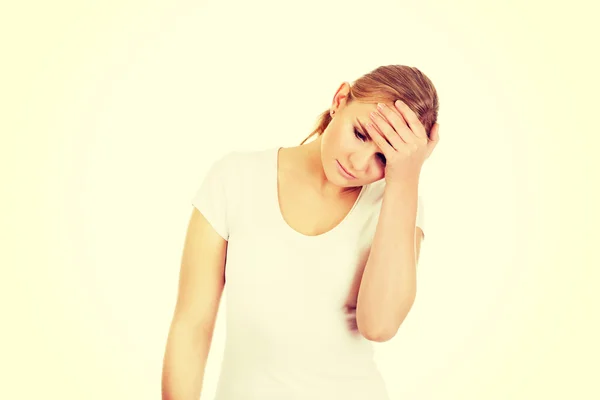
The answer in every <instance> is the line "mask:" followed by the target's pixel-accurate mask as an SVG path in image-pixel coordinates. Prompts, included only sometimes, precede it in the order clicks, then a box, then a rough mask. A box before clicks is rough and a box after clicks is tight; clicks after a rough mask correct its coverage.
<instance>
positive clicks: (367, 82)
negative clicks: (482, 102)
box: [300, 65, 439, 145]
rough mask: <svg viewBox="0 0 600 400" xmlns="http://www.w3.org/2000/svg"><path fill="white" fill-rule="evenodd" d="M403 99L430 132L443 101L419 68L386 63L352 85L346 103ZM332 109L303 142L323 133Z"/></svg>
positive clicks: (329, 120) (327, 111)
mask: <svg viewBox="0 0 600 400" xmlns="http://www.w3.org/2000/svg"><path fill="white" fill-rule="evenodd" d="M396 100H402V101H403V102H404V103H406V105H408V107H410V109H411V110H413V111H414V112H415V113H416V114H417V116H418V118H419V121H421V123H422V124H423V126H424V128H425V131H426V132H427V134H428V135H429V134H430V132H431V128H432V127H433V125H434V124H435V123H436V121H437V115H438V109H439V103H438V96H437V91H436V90H435V87H434V86H433V83H432V82H431V80H430V79H429V78H428V77H427V76H426V75H425V74H424V73H422V72H421V71H419V70H418V69H417V68H415V67H409V66H406V65H384V66H381V67H378V68H376V69H375V70H373V71H371V72H369V73H367V74H365V75H363V76H361V77H360V78H358V79H357V80H356V81H354V82H353V83H352V84H351V85H350V92H349V93H348V98H347V101H346V104H350V103H351V102H352V101H361V102H365V103H393V102H395V101H396ZM330 122H331V115H330V114H329V109H327V110H325V111H323V112H322V113H321V114H320V115H319V117H318V118H317V124H316V127H315V129H314V130H313V131H312V132H311V133H310V135H308V136H307V137H306V139H304V140H303V141H302V143H300V144H301V145H302V144H304V143H305V142H306V141H307V140H308V139H310V138H311V137H312V136H314V135H319V136H320V135H322V134H323V132H324V131H325V129H326V128H327V126H328V125H329V123H330Z"/></svg>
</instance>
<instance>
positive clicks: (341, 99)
mask: <svg viewBox="0 0 600 400" xmlns="http://www.w3.org/2000/svg"><path fill="white" fill-rule="evenodd" d="M349 94H350V84H349V83H348V82H342V83H341V84H340V86H339V87H338V89H337V90H336V91H335V95H334V96H333V101H332V102H331V109H332V110H333V111H337V109H338V108H340V107H343V106H344V105H345V104H346V101H347V99H348V95H349Z"/></svg>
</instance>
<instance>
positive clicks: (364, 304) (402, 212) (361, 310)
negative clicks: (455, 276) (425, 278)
mask: <svg viewBox="0 0 600 400" xmlns="http://www.w3.org/2000/svg"><path fill="white" fill-rule="evenodd" d="M417 196H418V191H417V183H416V182H412V183H411V182H408V183H403V184H402V185H400V184H398V185H396V186H392V185H388V186H387V187H386V190H385V193H384V197H383V203H382V207H381V214H380V216H379V221H378V224H377V229H376V232H375V237H374V239H373V244H372V246H371V252H370V254H369V258H368V260H367V264H366V267H365V271H364V273H363V276H362V281H361V284H360V289H359V293H358V304H357V309H356V321H357V326H358V330H359V331H360V332H361V334H362V335H363V336H364V337H366V338H367V339H369V340H373V341H377V342H384V341H387V340H389V339H391V338H392V337H394V335H395V334H396V332H397V330H398V328H399V327H400V325H401V324H402V322H403V321H404V319H405V318H406V316H407V315H408V313H409V311H410V309H411V307H412V305H413V303H414V300H415V296H416V289H417V288H416V268H417V263H418V260H419V253H420V250H421V240H422V239H423V231H422V230H421V228H419V227H416V228H415V222H416V215H417V203H418V197H417Z"/></svg>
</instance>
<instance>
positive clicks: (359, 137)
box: [354, 129, 367, 142]
mask: <svg viewBox="0 0 600 400" xmlns="http://www.w3.org/2000/svg"><path fill="white" fill-rule="evenodd" d="M354 136H356V138H357V139H358V140H360V141H361V142H365V141H366V140H367V137H366V136H365V135H363V134H362V133H360V132H359V131H357V130H356V129H354Z"/></svg>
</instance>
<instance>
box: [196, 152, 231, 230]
mask: <svg viewBox="0 0 600 400" xmlns="http://www.w3.org/2000/svg"><path fill="white" fill-rule="evenodd" d="M231 162H232V153H229V154H226V155H225V156H223V157H221V158H220V159H218V160H217V161H215V162H214V163H213V164H212V165H211V166H210V168H209V170H208V172H207V174H206V175H205V177H204V179H203V180H202V183H201V184H200V187H199V188H198V189H197V191H196V194H195V195H194V197H193V198H192V205H193V206H194V207H196V208H197V209H198V211H200V212H201V213H202V215H203V216H204V218H206V220H207V221H208V222H209V223H210V224H211V226H212V227H213V228H214V230H215V231H216V232H217V233H218V234H219V236H221V237H222V238H223V239H225V240H228V239H229V223H228V213H227V208H228V207H227V205H228V203H229V202H228V201H227V197H228V194H229V191H228V190H227V189H228V184H229V183H230V180H231V178H230V177H231V174H230V173H229V172H230V171H231V168H232V166H231Z"/></svg>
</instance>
